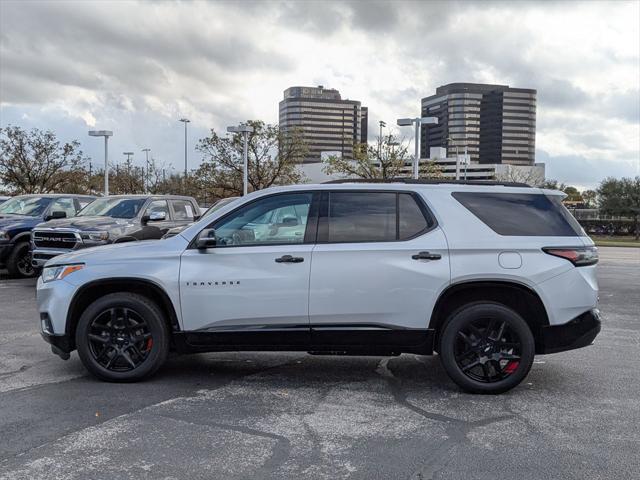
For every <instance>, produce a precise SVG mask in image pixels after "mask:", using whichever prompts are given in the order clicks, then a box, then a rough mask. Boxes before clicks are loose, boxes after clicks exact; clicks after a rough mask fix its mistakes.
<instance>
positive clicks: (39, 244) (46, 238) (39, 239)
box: [33, 232, 78, 249]
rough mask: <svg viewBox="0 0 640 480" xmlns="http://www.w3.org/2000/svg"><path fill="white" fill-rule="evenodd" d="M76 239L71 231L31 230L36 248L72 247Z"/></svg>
mask: <svg viewBox="0 0 640 480" xmlns="http://www.w3.org/2000/svg"><path fill="white" fill-rule="evenodd" d="M77 241H78V239H77V238H76V235H75V233H72V232H33V243H34V245H35V246H36V248H64V249H72V248H74V247H75V246H76V242H77Z"/></svg>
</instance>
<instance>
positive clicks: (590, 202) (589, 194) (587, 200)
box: [582, 190, 598, 208]
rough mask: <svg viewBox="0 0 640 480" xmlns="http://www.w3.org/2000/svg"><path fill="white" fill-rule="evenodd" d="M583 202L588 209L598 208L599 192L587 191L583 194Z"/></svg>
mask: <svg viewBox="0 0 640 480" xmlns="http://www.w3.org/2000/svg"><path fill="white" fill-rule="evenodd" d="M582 201H583V202H584V205H585V206H586V207H587V208H596V207H597V206H598V192H596V191H595V190H585V191H584V192H582Z"/></svg>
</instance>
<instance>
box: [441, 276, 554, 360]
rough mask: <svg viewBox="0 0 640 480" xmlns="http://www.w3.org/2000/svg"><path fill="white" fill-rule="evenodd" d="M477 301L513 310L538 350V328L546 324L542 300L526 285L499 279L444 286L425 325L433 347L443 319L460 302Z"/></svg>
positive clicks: (539, 332)
mask: <svg viewBox="0 0 640 480" xmlns="http://www.w3.org/2000/svg"><path fill="white" fill-rule="evenodd" d="M478 301H489V302H497V303H501V304H503V305H505V306H507V307H509V308H511V309H512V310H514V311H516V312H517V313H518V314H519V315H520V316H521V317H522V318H523V319H524V320H525V321H526V322H527V325H529V328H530V329H531V332H532V333H533V337H534V339H535V342H536V351H538V348H539V346H540V345H541V341H542V328H543V327H545V326H548V325H549V317H548V315H547V310H546V308H545V306H544V303H543V301H542V299H541V298H540V296H539V295H538V294H537V293H536V292H535V291H534V290H533V289H531V288H530V287H528V286H527V285H524V284H521V283H517V282H513V281H502V280H471V281H465V282H459V283H455V284H453V285H450V286H449V287H447V288H446V289H445V290H444V291H443V292H442V293H441V294H440V296H439V297H438V300H437V301H436V303H435V305H434V308H433V312H432V315H431V319H430V321H429V328H431V329H433V330H434V331H435V334H436V338H435V345H436V346H437V345H438V342H439V339H440V332H441V330H442V328H441V327H442V326H443V324H444V322H445V321H446V319H447V318H448V317H449V316H450V315H451V314H452V313H453V312H454V311H456V310H457V309H459V308H461V307H463V306H464V305H467V304H469V303H474V302H478Z"/></svg>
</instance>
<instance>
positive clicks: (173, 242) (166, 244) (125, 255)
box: [45, 235, 189, 266]
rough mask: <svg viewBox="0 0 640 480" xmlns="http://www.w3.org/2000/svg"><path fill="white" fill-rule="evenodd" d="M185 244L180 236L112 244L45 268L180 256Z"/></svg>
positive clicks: (56, 259) (78, 252)
mask: <svg viewBox="0 0 640 480" xmlns="http://www.w3.org/2000/svg"><path fill="white" fill-rule="evenodd" d="M188 244H189V242H187V241H186V240H185V239H184V238H182V237H181V236H179V235H178V236H175V237H172V238H169V239H166V240H143V241H140V242H126V243H113V244H110V245H102V246H98V247H91V248H83V249H82V250H76V251H73V252H70V253H65V254H63V255H58V256H56V257H53V258H52V259H51V260H49V261H48V262H47V263H46V265H45V266H50V265H63V264H67V263H85V264H87V265H104V264H114V263H118V264H126V263H130V262H140V261H142V262H145V261H147V262H148V261H149V260H151V259H153V260H158V259H160V258H163V257H165V258H166V257H175V256H176V255H178V256H179V255H180V254H181V253H182V252H183V251H184V250H185V248H187V245H188Z"/></svg>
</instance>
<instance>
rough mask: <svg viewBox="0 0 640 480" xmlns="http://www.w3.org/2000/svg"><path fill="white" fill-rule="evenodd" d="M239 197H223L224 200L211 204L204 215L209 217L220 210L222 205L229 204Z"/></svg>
mask: <svg viewBox="0 0 640 480" xmlns="http://www.w3.org/2000/svg"><path fill="white" fill-rule="evenodd" d="M238 198H239V197H228V198H223V199H222V200H218V201H217V202H216V203H214V204H213V205H211V206H210V207H209V210H207V211H206V212H204V215H203V217H208V216H209V215H211V214H212V213H213V212H215V211H217V210H220V209H221V208H222V207H224V206H226V205H229V204H230V203H231V202H233V201H235V200H237V199H238Z"/></svg>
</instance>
